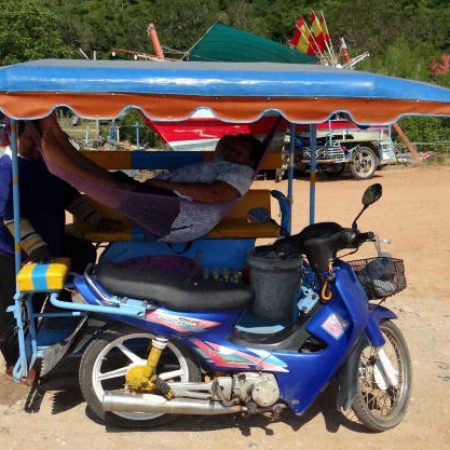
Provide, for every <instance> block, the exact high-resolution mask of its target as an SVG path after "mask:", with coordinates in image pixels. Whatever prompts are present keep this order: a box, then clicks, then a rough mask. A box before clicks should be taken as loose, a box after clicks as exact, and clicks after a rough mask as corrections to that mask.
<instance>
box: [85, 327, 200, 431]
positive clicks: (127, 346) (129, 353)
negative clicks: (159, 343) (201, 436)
mask: <svg viewBox="0 0 450 450" xmlns="http://www.w3.org/2000/svg"><path fill="white" fill-rule="evenodd" d="M152 338H153V335H152V334H150V333H146V332H143V331H139V330H136V329H135V328H132V327H128V326H120V327H117V328H114V329H111V330H107V331H106V332H104V333H103V334H102V335H101V336H99V337H98V338H97V339H96V340H95V341H93V342H92V343H91V344H90V345H89V346H88V348H87V349H86V351H85V352H84V355H83V358H82V359H81V364H80V373H79V377H80V386H81V391H82V392H83V396H84V398H85V400H86V402H87V404H88V406H89V409H90V410H91V411H92V412H93V413H94V414H95V416H96V417H97V418H98V419H100V420H101V421H102V422H104V421H105V420H107V421H108V423H111V424H114V425H116V426H118V427H124V428H136V427H152V426H158V425H161V424H162V423H166V422H168V421H170V420H172V419H173V418H175V417H176V416H174V415H172V414H170V415H167V414H161V413H142V412H136V413H132V412H112V413H105V412H104V411H103V407H102V403H101V399H102V398H103V395H104V393H105V391H118V392H120V391H123V389H124V387H125V375H126V373H127V371H128V369H129V368H130V367H133V366H141V365H145V364H146V361H147V356H148V353H149V350H150V348H151V341H152ZM157 374H158V377H159V378H161V379H162V380H164V381H166V382H167V383H169V384H170V383H171V382H175V381H183V382H187V381H200V379H201V377H200V371H199V369H198V367H197V366H196V364H195V363H194V362H193V361H192V359H191V356H190V355H189V353H188V351H187V350H186V349H184V348H182V347H181V346H179V345H178V344H175V343H173V342H169V344H168V346H167V347H166V349H165V350H164V351H163V353H162V355H161V359H160V362H159V364H158V367H157Z"/></svg>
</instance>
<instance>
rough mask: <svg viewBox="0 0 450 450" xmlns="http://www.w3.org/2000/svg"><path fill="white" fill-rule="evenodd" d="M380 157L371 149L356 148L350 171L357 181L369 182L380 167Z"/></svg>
mask: <svg viewBox="0 0 450 450" xmlns="http://www.w3.org/2000/svg"><path fill="white" fill-rule="evenodd" d="M378 164H379V162H378V157H377V155H376V153H375V151H374V150H373V149H372V148H370V147H362V146H359V147H355V149H354V150H353V161H352V163H351V164H350V171H351V173H352V175H353V176H354V177H355V178H356V179H357V180H369V179H370V178H372V177H373V175H374V174H375V171H376V170H377V167H378Z"/></svg>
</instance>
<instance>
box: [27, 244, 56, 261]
mask: <svg viewBox="0 0 450 450" xmlns="http://www.w3.org/2000/svg"><path fill="white" fill-rule="evenodd" d="M52 259H53V256H52V254H51V253H50V249H49V248H48V245H42V246H41V247H38V248H36V249H35V250H32V251H31V252H30V254H29V255H28V261H31V262H35V263H46V262H49V261H51V260H52Z"/></svg>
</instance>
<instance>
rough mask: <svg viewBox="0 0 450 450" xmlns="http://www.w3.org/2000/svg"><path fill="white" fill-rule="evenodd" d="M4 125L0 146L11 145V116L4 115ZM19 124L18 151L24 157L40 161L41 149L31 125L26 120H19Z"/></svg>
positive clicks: (0, 136)
mask: <svg viewBox="0 0 450 450" xmlns="http://www.w3.org/2000/svg"><path fill="white" fill-rule="evenodd" d="M3 122H4V123H3V126H2V128H1V129H0V146H4V147H6V146H10V145H11V139H10V133H11V124H10V120H9V118H7V117H6V116H4V118H3ZM16 124H17V128H16V129H17V153H18V154H19V155H20V156H23V157H24V158H27V159H30V160H33V161H39V160H41V159H42V156H41V153H40V151H39V149H38V148H37V147H36V144H35V142H34V140H33V138H32V135H31V133H30V130H29V127H28V126H27V124H26V122H24V121H23V120H19V121H17V122H16Z"/></svg>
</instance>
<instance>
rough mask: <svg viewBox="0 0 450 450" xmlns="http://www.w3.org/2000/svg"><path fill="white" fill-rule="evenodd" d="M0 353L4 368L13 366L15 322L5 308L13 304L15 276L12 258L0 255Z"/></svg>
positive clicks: (15, 357)
mask: <svg viewBox="0 0 450 450" xmlns="http://www.w3.org/2000/svg"><path fill="white" fill-rule="evenodd" d="M0 274H1V276H0V351H1V353H2V354H3V357H4V358H5V362H6V367H9V366H12V365H14V364H15V362H16V360H17V358H18V356H19V350H18V344H17V335H16V331H15V328H16V321H15V319H14V316H13V314H12V313H9V312H6V308H7V307H8V306H10V305H12V304H14V294H15V292H16V274H15V264H14V257H13V256H8V255H0Z"/></svg>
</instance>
